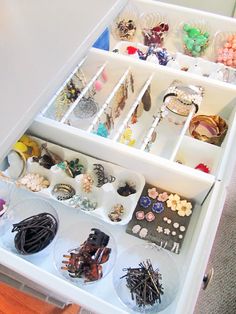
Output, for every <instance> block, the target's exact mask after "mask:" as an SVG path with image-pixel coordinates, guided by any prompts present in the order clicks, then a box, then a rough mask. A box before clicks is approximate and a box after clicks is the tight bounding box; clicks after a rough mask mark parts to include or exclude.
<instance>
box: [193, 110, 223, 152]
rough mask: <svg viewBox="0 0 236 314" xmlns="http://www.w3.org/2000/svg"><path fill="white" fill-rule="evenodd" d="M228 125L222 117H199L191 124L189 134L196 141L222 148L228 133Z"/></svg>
mask: <svg viewBox="0 0 236 314" xmlns="http://www.w3.org/2000/svg"><path fill="white" fill-rule="evenodd" d="M227 130H228V125H227V123H226V122H225V120H224V119H222V118H221V117H220V116H217V115H213V116H207V115H198V116H195V117H193V118H192V120H191V121H190V124H189V133H190V135H191V136H192V137H194V138H195V139H198V140H200V141H203V142H207V143H210V144H214V145H217V146H220V145H221V143H222V142H223V140H224V137H225V135H226V133H227Z"/></svg>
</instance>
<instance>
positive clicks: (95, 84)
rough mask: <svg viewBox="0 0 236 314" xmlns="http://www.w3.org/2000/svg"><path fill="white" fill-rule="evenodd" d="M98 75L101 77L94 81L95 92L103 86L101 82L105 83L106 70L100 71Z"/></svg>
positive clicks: (106, 77) (106, 78)
mask: <svg viewBox="0 0 236 314" xmlns="http://www.w3.org/2000/svg"><path fill="white" fill-rule="evenodd" d="M100 77H101V79H97V80H96V81H95V82H94V89H95V91H96V92H100V90H101V89H102V87H103V84H104V83H106V82H107V80H108V76H107V72H106V70H105V69H104V70H103V71H102V73H101V75H100Z"/></svg>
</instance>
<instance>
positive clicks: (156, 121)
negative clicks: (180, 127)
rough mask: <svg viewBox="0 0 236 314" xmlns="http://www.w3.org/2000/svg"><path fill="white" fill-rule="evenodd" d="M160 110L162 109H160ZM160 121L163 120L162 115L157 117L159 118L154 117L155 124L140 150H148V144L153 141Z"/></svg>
mask: <svg viewBox="0 0 236 314" xmlns="http://www.w3.org/2000/svg"><path fill="white" fill-rule="evenodd" d="M158 110H160V109H158ZM160 120H161V117H160V115H157V116H156V115H154V120H153V123H152V125H151V127H150V129H149V131H148V132H147V135H146V137H145V138H144V140H143V144H142V146H141V148H140V150H142V151H144V150H145V149H146V147H147V145H148V142H149V141H150V140H151V138H152V135H153V132H154V131H155V129H156V127H157V125H158V123H159V121H160Z"/></svg>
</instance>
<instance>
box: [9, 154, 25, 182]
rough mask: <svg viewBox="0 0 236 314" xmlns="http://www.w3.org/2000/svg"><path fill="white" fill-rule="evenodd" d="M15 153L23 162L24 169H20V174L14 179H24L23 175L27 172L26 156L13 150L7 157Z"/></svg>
mask: <svg viewBox="0 0 236 314" xmlns="http://www.w3.org/2000/svg"><path fill="white" fill-rule="evenodd" d="M13 153H14V154H17V155H18V157H19V158H20V160H21V161H22V168H21V169H20V171H19V174H18V175H17V177H15V178H14V179H17V178H20V177H22V176H23V174H24V173H25V170H26V158H25V155H24V154H23V153H22V152H21V151H20V150H17V149H11V150H10V152H9V153H8V155H7V156H9V155H10V154H13Z"/></svg>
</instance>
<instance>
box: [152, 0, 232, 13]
mask: <svg viewBox="0 0 236 314" xmlns="http://www.w3.org/2000/svg"><path fill="white" fill-rule="evenodd" d="M158 1H160V2H166V3H172V4H177V5H183V6H186V7H190V8H195V9H200V10H205V11H210V12H213V13H217V14H222V15H228V16H233V15H234V9H235V3H236V1H235V0H158Z"/></svg>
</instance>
